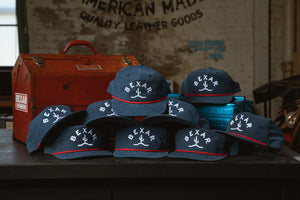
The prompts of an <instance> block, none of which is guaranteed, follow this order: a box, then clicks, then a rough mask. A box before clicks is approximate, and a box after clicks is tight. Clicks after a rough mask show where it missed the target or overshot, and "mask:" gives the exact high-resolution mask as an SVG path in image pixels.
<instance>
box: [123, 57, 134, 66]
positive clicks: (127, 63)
mask: <svg viewBox="0 0 300 200" xmlns="http://www.w3.org/2000/svg"><path fill="white" fill-rule="evenodd" d="M121 60H122V61H123V63H125V65H132V62H131V60H130V59H129V58H127V57H122V58H121Z"/></svg>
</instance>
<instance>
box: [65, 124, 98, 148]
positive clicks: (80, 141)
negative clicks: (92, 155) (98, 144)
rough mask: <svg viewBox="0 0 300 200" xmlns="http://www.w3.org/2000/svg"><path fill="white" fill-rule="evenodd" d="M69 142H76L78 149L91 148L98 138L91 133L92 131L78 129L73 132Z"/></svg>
mask: <svg viewBox="0 0 300 200" xmlns="http://www.w3.org/2000/svg"><path fill="white" fill-rule="evenodd" d="M70 140H71V141H72V142H76V143H77V146H78V147H82V146H93V145H94V144H95V141H96V140H98V137H97V135H96V134H94V133H93V130H92V129H88V128H80V129H77V130H76V131H75V133H74V135H72V136H71V137H70Z"/></svg>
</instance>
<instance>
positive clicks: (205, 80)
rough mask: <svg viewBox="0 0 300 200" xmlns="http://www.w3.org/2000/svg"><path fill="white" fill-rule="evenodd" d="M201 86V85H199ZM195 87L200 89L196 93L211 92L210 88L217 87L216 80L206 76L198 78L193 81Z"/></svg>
mask: <svg viewBox="0 0 300 200" xmlns="http://www.w3.org/2000/svg"><path fill="white" fill-rule="evenodd" d="M201 84H202V85H201ZM194 85H195V86H196V87H201V88H200V89H198V91H209V92H210V91H213V89H212V87H215V86H217V85H219V83H218V81H217V80H214V78H213V77H208V75H203V76H198V78H197V80H196V81H194Z"/></svg>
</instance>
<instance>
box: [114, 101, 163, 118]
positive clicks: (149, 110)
mask: <svg viewBox="0 0 300 200" xmlns="http://www.w3.org/2000/svg"><path fill="white" fill-rule="evenodd" d="M111 102H112V107H113V110H114V112H115V113H117V114H118V115H123V116H149V115H157V114H161V113H164V112H165V110H166V108H167V100H166V99H164V100H161V101H159V102H155V103H147V104H132V103H126V102H122V101H119V100H116V99H112V100H111Z"/></svg>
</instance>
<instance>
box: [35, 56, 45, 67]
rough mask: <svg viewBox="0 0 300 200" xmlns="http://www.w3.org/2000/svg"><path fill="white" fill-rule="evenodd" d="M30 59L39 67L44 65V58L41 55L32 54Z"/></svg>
mask: <svg viewBox="0 0 300 200" xmlns="http://www.w3.org/2000/svg"><path fill="white" fill-rule="evenodd" d="M32 60H33V62H34V63H35V64H36V65H38V66H39V67H40V68H43V67H45V63H44V59H43V58H42V57H41V56H32Z"/></svg>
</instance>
